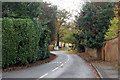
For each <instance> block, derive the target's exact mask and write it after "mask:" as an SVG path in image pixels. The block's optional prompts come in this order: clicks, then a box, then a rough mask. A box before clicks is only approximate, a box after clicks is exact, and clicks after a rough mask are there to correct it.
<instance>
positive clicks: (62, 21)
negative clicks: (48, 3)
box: [56, 9, 71, 46]
mask: <svg viewBox="0 0 120 80" xmlns="http://www.w3.org/2000/svg"><path fill="white" fill-rule="evenodd" d="M70 16H71V14H70V13H69V12H68V11H66V10H65V9H63V10H58V11H57V22H56V24H57V26H56V33H57V46H59V40H60V39H61V38H62V37H63V36H64V34H65V33H64V31H65V29H66V28H65V27H66V21H67V20H68V19H69V17H70Z"/></svg>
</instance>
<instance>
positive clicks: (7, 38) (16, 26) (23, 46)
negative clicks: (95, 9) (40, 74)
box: [2, 18, 50, 68]
mask: <svg viewBox="0 0 120 80" xmlns="http://www.w3.org/2000/svg"><path fill="white" fill-rule="evenodd" d="M49 33H50V31H49V29H48V28H47V27H46V26H42V25H41V24H40V23H39V22H33V21H32V20H30V19H20V18H19V19H14V18H3V19H2V67H3V68H7V67H10V66H15V65H28V64H29V63H31V62H35V61H37V60H40V59H45V58H48V57H49V56H50V52H49V36H48V35H49Z"/></svg>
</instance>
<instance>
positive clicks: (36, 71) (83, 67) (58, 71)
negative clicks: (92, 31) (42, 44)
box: [2, 51, 98, 80]
mask: <svg viewBox="0 0 120 80" xmlns="http://www.w3.org/2000/svg"><path fill="white" fill-rule="evenodd" d="M51 53H53V54H55V55H57V58H56V59H54V60H53V61H51V62H49V63H45V64H42V65H37V66H33V67H29V68H27V69H22V70H16V71H10V72H3V73H2V78H4V79H5V78H35V79H36V80H39V79H41V78H97V77H98V76H97V74H96V73H95V72H94V70H93V68H91V67H90V66H89V65H88V64H87V63H86V61H84V60H83V59H82V58H80V57H79V56H78V55H76V54H66V51H52V52H51ZM4 79H3V80H4ZM25 80H26V79H25ZM29 80H30V79H29Z"/></svg>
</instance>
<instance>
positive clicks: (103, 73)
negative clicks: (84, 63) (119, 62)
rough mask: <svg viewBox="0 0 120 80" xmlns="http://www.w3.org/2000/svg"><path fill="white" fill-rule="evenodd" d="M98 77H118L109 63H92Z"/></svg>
mask: <svg viewBox="0 0 120 80" xmlns="http://www.w3.org/2000/svg"><path fill="white" fill-rule="evenodd" d="M92 66H93V67H94V68H95V69H96V71H97V72H98V74H99V76H100V78H114V79H115V78H116V79H117V78H119V77H120V76H118V71H117V70H116V69H115V67H114V66H112V65H111V64H100V63H92Z"/></svg>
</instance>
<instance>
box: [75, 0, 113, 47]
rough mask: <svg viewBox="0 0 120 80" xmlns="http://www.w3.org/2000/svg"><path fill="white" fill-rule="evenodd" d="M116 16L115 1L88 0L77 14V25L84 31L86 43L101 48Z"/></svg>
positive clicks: (88, 45) (87, 45)
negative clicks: (111, 21) (91, 0)
mask: <svg viewBox="0 0 120 80" xmlns="http://www.w3.org/2000/svg"><path fill="white" fill-rule="evenodd" d="M113 16H114V9H113V3H107V2H106V3H102V2H99V3H97V2H87V3H86V4H85V5H84V6H83V8H82V10H81V13H80V14H79V15H78V16H76V21H75V23H76V26H77V27H78V29H79V30H81V31H82V34H80V35H82V36H83V38H84V43H85V44H84V45H85V46H86V47H89V48H101V47H102V46H103V44H104V43H103V42H104V34H105V33H106V32H107V29H108V28H109V25H110V21H109V20H110V19H111V18H112V17H113Z"/></svg>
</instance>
